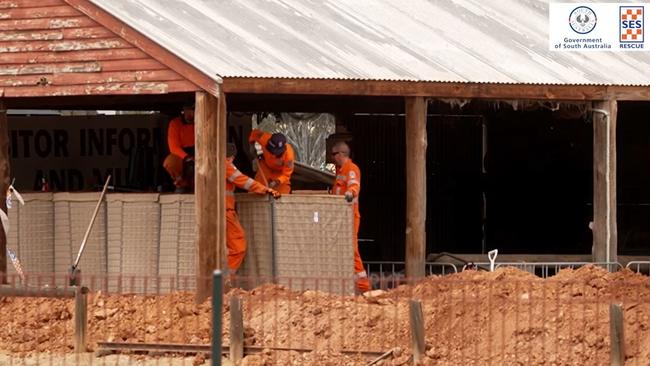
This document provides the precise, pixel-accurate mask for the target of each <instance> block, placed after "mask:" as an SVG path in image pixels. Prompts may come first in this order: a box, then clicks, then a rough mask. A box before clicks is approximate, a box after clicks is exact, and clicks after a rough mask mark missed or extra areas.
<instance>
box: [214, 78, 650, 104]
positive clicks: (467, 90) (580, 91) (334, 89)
mask: <svg viewBox="0 0 650 366" xmlns="http://www.w3.org/2000/svg"><path fill="white" fill-rule="evenodd" d="M222 87H223V89H224V92H225V93H228V94H230V93H252V94H260V93H262V94H263V93H268V94H323V95H369V96H370V95H374V96H414V97H415V96H421V97H429V98H485V99H542V100H566V101H584V100H605V99H618V100H650V88H649V87H644V86H602V85H540V84H500V83H451V82H422V81H418V82H415V81H386V80H332V79H284V78H224V79H223V85H222Z"/></svg>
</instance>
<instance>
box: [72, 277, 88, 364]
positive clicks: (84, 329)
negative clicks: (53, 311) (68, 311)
mask: <svg viewBox="0 0 650 366" xmlns="http://www.w3.org/2000/svg"><path fill="white" fill-rule="evenodd" d="M87 334H88V289H87V288H85V287H77V288H76V289H75V293H74V351H75V353H83V352H86V344H87V343H86V337H87Z"/></svg>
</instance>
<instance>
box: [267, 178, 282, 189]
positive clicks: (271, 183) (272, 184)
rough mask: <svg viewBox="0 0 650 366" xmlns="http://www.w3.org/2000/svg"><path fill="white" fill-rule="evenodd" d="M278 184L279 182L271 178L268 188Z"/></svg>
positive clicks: (275, 186)
mask: <svg viewBox="0 0 650 366" xmlns="http://www.w3.org/2000/svg"><path fill="white" fill-rule="evenodd" d="M279 185H280V182H279V181H277V180H275V179H273V180H271V181H270V182H269V188H272V189H276V188H278V186H279Z"/></svg>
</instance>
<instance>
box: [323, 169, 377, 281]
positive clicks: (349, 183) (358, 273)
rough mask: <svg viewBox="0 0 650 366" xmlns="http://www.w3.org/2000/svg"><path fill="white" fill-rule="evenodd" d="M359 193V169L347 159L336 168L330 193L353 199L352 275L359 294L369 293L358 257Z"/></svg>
mask: <svg viewBox="0 0 650 366" xmlns="http://www.w3.org/2000/svg"><path fill="white" fill-rule="evenodd" d="M360 191H361V171H360V170H359V167H358V166H357V165H356V164H354V163H353V162H352V159H348V160H347V161H346V162H345V164H343V166H341V167H339V168H336V179H335V180H334V186H333V187H332V193H333V194H337V195H345V192H351V193H352V196H353V197H354V199H353V200H352V210H353V212H354V235H353V237H352V247H353V248H354V274H355V278H356V286H357V290H358V291H359V292H366V291H370V281H368V274H367V273H366V270H365V268H364V267H363V262H362V261H361V255H359V242H358V235H359V224H360V223H361V214H359V192H360Z"/></svg>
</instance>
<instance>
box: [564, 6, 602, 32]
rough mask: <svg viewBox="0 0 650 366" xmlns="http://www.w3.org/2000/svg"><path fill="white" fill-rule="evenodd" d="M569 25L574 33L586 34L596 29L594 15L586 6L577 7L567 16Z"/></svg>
mask: <svg viewBox="0 0 650 366" xmlns="http://www.w3.org/2000/svg"><path fill="white" fill-rule="evenodd" d="M569 25H570V26H571V29H573V31H574V32H576V33H579V34H587V33H589V32H591V31H592V30H594V28H596V13H594V11H593V10H591V9H590V8H588V7H586V6H578V7H577V8H575V9H573V11H571V14H570V15H569Z"/></svg>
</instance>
